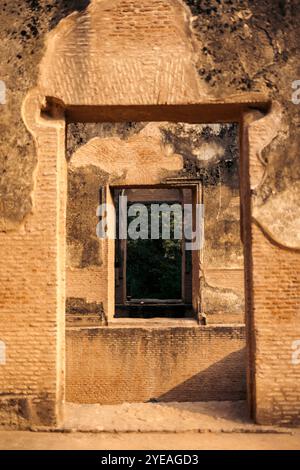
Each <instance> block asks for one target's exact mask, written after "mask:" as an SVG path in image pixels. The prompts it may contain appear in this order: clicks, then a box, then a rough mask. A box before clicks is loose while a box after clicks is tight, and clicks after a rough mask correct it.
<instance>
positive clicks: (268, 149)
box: [0, 0, 300, 424]
mask: <svg viewBox="0 0 300 470" xmlns="http://www.w3.org/2000/svg"><path fill="white" fill-rule="evenodd" d="M160 1H161V2H162V1H163V0H160ZM122 2H123V6H124V4H125V7H126V5H127V7H128V6H130V7H132V5H133V6H134V5H135V0H122ZM128 2H130V5H129V3H128ZM145 2H146V0H143V2H142V3H143V6H145ZM76 3H77V2H74V3H73V2H68V3H67V2H56V1H53V2H51V1H48V2H47V3H46V2H43V1H40V2H38V1H35V2H33V1H30V2H25V3H24V2H20V1H19V2H13V3H12V2H9V3H8V2H4V1H1V3H0V6H1V32H0V34H1V37H0V39H1V44H2V46H4V47H1V64H5V66H4V67H3V68H1V75H2V76H1V78H0V79H3V80H4V81H5V82H6V85H7V89H8V95H7V102H6V104H4V105H0V106H1V165H2V169H1V176H2V180H1V181H2V182H1V213H2V215H3V219H2V225H1V229H2V230H4V231H6V232H7V233H2V234H1V257H0V258H1V302H2V304H1V307H2V310H1V335H2V337H4V340H5V341H6V344H7V357H8V358H9V360H8V362H7V364H6V365H1V370H0V371H1V377H0V379H1V389H2V390H3V393H6V394H8V395H9V396H10V397H11V398H12V400H13V399H15V398H17V399H18V400H23V399H24V397H25V400H26V406H27V405H28V404H30V403H34V402H36V403H39V404H41V405H42V409H40V410H39V412H38V416H36V417H35V418H38V420H41V421H43V420H44V422H45V423H49V422H51V423H52V424H54V423H56V422H57V418H58V412H57V409H56V405H57V404H58V403H60V402H61V399H60V398H61V396H59V395H60V393H61V391H60V385H59V384H60V382H61V371H62V370H63V367H62V364H61V363H62V362H63V358H62V356H63V354H62V353H61V354H60V352H61V351H62V346H63V343H62V336H61V332H62V331H63V327H62V326H61V325H59V322H60V321H61V305H60V307H58V304H62V300H63V291H64V283H63V279H61V277H62V274H61V273H62V272H63V259H64V258H63V249H62V248H63V241H62V240H63V235H64V234H63V229H62V228H61V225H60V224H59V221H60V218H61V216H62V214H61V212H62V210H61V207H60V201H61V196H62V195H61V194H60V190H59V188H60V183H61V181H60V180H59V178H58V174H59V173H60V170H59V167H60V164H61V165H62V164H63V163H61V161H60V160H56V158H57V157H59V155H60V153H59V152H61V153H62V154H63V152H62V150H61V147H60V146H61V143H62V141H63V138H62V137H61V134H62V131H63V123H62V122H60V123H58V125H57V126H56V125H55V124H54V123H53V122H52V121H51V119H49V117H47V116H45V115H44V116H42V117H41V116H38V113H37V114H34V113H33V110H34V112H36V111H37V110H40V107H41V100H42V99H43V97H42V96H41V90H44V91H46V90H45V86H47V84H49V83H48V82H47V77H48V78H49V75H47V74H46V72H45V71H44V75H43V77H41V75H40V79H39V81H38V82H39V90H38V92H37V95H34V96H35V97H34V99H33V95H30V96H31V98H30V97H29V98H28V100H27V104H28V101H30V106H29V107H30V109H31V112H28V113H27V119H25V121H26V126H27V128H28V129H30V132H31V133H32V134H33V135H35V137H36V143H37V145H36V150H34V148H33V143H32V140H31V138H30V137H29V134H27V133H26V131H25V127H24V126H23V124H22V121H21V113H20V109H21V104H22V102H23V98H24V96H25V94H26V92H27V91H28V89H29V88H31V87H32V86H34V85H35V84H36V83H37V68H36V67H35V64H36V65H37V63H38V62H39V61H40V59H41V57H42V55H43V50H44V49H43V44H44V33H45V31H48V30H49V29H50V28H51V27H52V25H53V23H55V22H56V18H58V17H61V16H63V15H64V13H70V12H71V11H72V10H73V8H76ZM83 3H85V2H83ZM83 3H81V6H83ZM140 3H141V2H139V4H140ZM163 3H164V5H163V9H164V12H165V13H166V11H168V12H169V15H170V18H171V19H170V21H169V20H167V24H168V25H169V26H170V24H172V25H173V26H174V28H175V32H176V31H177V29H176V28H177V25H178V28H179V31H180V34H179V35H178V34H177V35H176V34H175V36H176V41H177V39H178V38H179V37H181V38H183V41H182V43H180V44H179V43H178V42H176V44H177V45H178V44H179V48H178V49H177V50H176V51H175V53H174V51H173V54H172V59H174V61H175V62H174V63H175V65H176V64H178V68H176V67H175V69H176V73H174V74H172V73H170V70H173V69H170V68H168V67H162V68H160V67H159V66H158V65H159V64H158V62H157V60H158V61H159V59H160V57H161V58H162V63H164V58H165V56H164V54H162V55H160V52H157V51H156V50H153V54H152V55H151V54H150V57H151V58H152V62H151V61H150V62H151V64H152V65H151V66H150V68H149V70H150V72H149V73H148V74H147V73H145V69H143V68H141V69H140V68H137V70H144V72H143V74H142V75H141V76H140V75H139V74H137V73H134V74H131V75H130V76H131V77H132V79H133V80H134V81H135V80H136V82H135V85H136V84H137V83H138V82H140V83H144V82H145V83H147V84H148V80H149V78H150V86H149V87H144V88H143V90H145V95H141V94H140V93H139V94H138V95H135V94H132V90H133V89H134V87H133V88H132V87H128V86H127V85H126V83H127V82H126V80H125V79H126V78H127V79H128V76H129V75H126V73H125V74H124V73H123V72H124V70H126V68H125V69H124V68H121V69H118V68H117V67H116V68H115V73H116V75H115V76H114V78H115V79H116V82H114V83H116V86H117V92H118V93H120V92H121V95H122V96H121V95H120V94H119V96H121V98H122V99H121V98H120V104H124V103H132V102H135V100H136V99H138V100H141V101H139V103H141V102H142V103H143V104H146V105H147V104H149V102H150V103H151V104H153V105H155V104H157V103H163V104H170V103H174V102H175V101H176V97H177V96H178V97H180V98H181V99H182V101H181V102H182V103H191V102H196V101H197V100H198V101H199V102H203V101H205V100H207V101H209V102H213V101H214V100H221V101H222V100H224V101H225V102H226V101H228V100H229V99H230V100H233V95H235V98H234V100H235V101H236V102H238V101H240V100H242V101H243V102H244V103H245V102H249V103H252V107H255V102H256V101H255V99H253V100H252V98H251V97H249V98H248V96H249V95H248V94H246V95H243V94H244V93H246V92H247V90H249V91H251V90H258V91H262V92H264V93H265V94H266V95H267V97H268V98H269V99H272V100H277V101H278V103H279V106H281V112H282V116H280V112H279V109H278V105H277V107H276V106H275V105H273V107H272V109H271V111H270V113H269V114H268V116H267V118H263V117H261V119H259V120H257V121H255V122H254V123H253V124H250V126H249V127H248V126H246V128H245V131H248V135H245V136H244V140H245V143H246V145H245V149H246V150H247V148H249V149H250V154H251V155H252V157H253V159H252V161H251V167H250V173H251V171H253V162H254V161H261V162H262V168H263V167H264V166H265V167H266V169H265V175H266V176H265V178H264V181H263V184H260V182H259V181H257V184H256V185H255V186H254V187H253V191H252V193H251V194H250V193H249V192H248V193H247V188H246V191H245V194H244V196H245V200H243V204H244V206H245V207H244V208H245V209H246V210H247V220H248V225H247V227H246V229H245V230H244V232H243V233H244V236H245V238H244V240H245V246H246V251H247V269H248V270H247V285H248V291H247V306H248V307H247V308H248V314H249V317H248V332H250V333H249V338H250V341H248V344H250V349H249V361H250V362H251V365H252V367H251V371H250V372H251V374H250V375H252V379H253V380H252V392H253V397H254V400H253V403H254V416H255V417H256V419H257V420H258V421H259V422H274V421H277V422H286V421H287V420H288V421H290V422H294V423H296V422H299V401H300V389H299V386H300V369H299V365H297V364H294V363H292V362H291V356H292V344H293V341H294V340H297V339H299V337H300V330H299V325H300V323H299V302H300V299H299V293H300V285H299V279H300V272H299V269H300V258H299V230H298V227H299V219H300V217H299V210H300V209H299V207H300V206H299V200H298V197H297V194H299V190H298V189H297V188H299V138H300V137H299V106H297V105H296V104H293V103H292V102H291V93H292V88H291V83H292V81H293V80H296V79H297V78H299V60H298V54H297V47H298V44H299V27H298V23H299V8H300V5H299V2H298V1H297V0H291V1H289V2H287V1H286V2H283V1H278V2H277V1H276V2H270V1H267V0H266V1H261V0H254V1H251V2H250V1H249V2H248V1H238V0H236V1H234V2H232V1H225V0H224V1H223V2H221V3H219V2H216V3H215V4H214V3H212V2H201V3H195V5H194V10H193V12H194V14H196V16H197V15H198V19H197V18H195V20H196V21H195V25H194V27H195V31H196V36H197V37H195V35H194V37H193V40H191V41H189V40H188V38H191V35H190V29H189V21H190V18H189V15H188V10H186V9H184V10H183V9H181V6H182V4H180V3H178V2H175V1H174V0H172V4H175V3H176V12H177V13H178V12H179V16H177V17H176V12H175V16H174V9H172V6H171V3H170V2H167V0H166V2H163ZM69 5H71V6H69ZM93 5H94V6H95V5H97V8H99V9H100V14H98V15H97V21H99V18H100V19H101V18H103V17H104V15H102V13H103V12H102V11H101V8H102V7H103V5H105V7H106V12H107V13H108V17H109V21H110V22H112V23H113V24H115V26H116V28H117V26H119V25H117V24H116V23H114V21H113V20H114V19H116V18H119V19H120V16H119V15H118V14H115V13H116V8H117V7H118V5H119V0H115V1H110V2H107V3H106V2H101V1H96V0H94V1H93ZM147 5H148V7H149V2H147ZM153 5H155V6H156V5H157V2H155V4H154V3H153V2H151V7H150V8H148V11H149V10H150V15H151V18H152V19H153V16H154V17H155V21H158V22H159V19H160V15H159V14H158V13H157V12H158V11H159V9H158V10H157V11H156V10H155V11H154V15H153V10H151V8H152V9H153V8H154V7H153ZM177 6H178V10H177ZM91 11H92V10H89V11H88V13H86V14H84V21H81V20H82V18H83V17H82V16H81V15H77V14H76V15H73V16H72V19H71V20H70V19H69V20H67V21H66V22H63V23H60V26H59V28H58V29H57V30H56V33H55V35H54V36H53V35H52V36H51V37H50V39H49V43H48V45H49V47H48V54H47V57H46V62H43V64H44V65H45V64H46V65H48V66H49V67H51V66H52V65H53V64H54V65H55V64H56V65H57V62H55V61H56V59H57V56H56V55H55V54H54V56H55V57H54V56H53V54H52V53H53V49H52V48H51V45H53V43H55V41H56V40H57V37H58V36H59V38H60V39H62V42H63V40H64V34H63V31H64V28H65V29H66V30H70V31H71V33H72V34H71V37H72V39H73V42H72V43H71V44H69V43H68V44H67V43H66V45H68V46H72V48H73V49H72V50H73V52H75V53H76V54H77V52H78V50H79V49H80V47H79V43H80V41H83V43H84V44H86V42H87V39H88V36H87V35H86V32H89V31H90V28H89V26H90V27H91V28H92V26H93V24H96V23H93V22H91V23H89V24H88V22H86V19H87V17H88V18H90V15H91V14H92V13H91ZM143 12H144V14H145V15H146V16H147V14H148V13H147V9H146V10H144V11H143ZM117 13H118V11H117ZM86 15H87V16H86ZM172 15H173V16H172ZM164 18H165V16H164ZM174 18H175V19H174ZM176 18H177V20H178V21H177V20H176ZM121 20H122V17H121ZM82 22H85V24H86V25H87V28H86V29H85V30H80V31H79V30H78V29H77V26H78V24H77V23H81V24H82ZM172 22H173V23H172ZM97 24H99V23H97ZM124 24H126V25H127V26H128V30H127V29H126V27H124V28H121V33H122V34H123V33H125V34H126V32H128V33H130V32H132V31H131V29H130V28H131V25H129V23H124ZM124 24H123V26H124ZM73 26H74V27H75V29H74V30H73V29H72V28H73ZM121 26H122V25H121ZM163 28H164V23H159V28H158V34H156V38H159V40H160V38H161V35H160V34H159V33H160V31H161V29H163ZM79 29H80V28H79ZM133 29H134V31H136V29H135V25H134V28H133ZM99 30H100V31H101V28H98V29H94V30H93V33H97V31H99ZM74 31H75V32H78V34H74ZM184 31H185V32H186V35H185V34H184ZM173 32H174V31H173ZM79 33H80V34H79ZM119 33H120V31H119V32H118V31H117V30H116V34H115V37H119V40H120V44H119V47H120V49H122V48H123V44H124V41H123V36H122V34H119ZM141 33H142V39H143V36H144V35H145V36H147V41H145V42H144V43H143V47H142V48H141V50H140V49H139V45H140V40H138V41H137V40H136V38H135V37H134V35H132V34H131V39H132V42H131V43H130V44H131V45H132V47H133V49H135V48H136V49H135V50H136V54H137V55H139V53H140V52H145V47H144V46H145V44H146V46H147V47H148V50H149V51H150V50H152V49H151V45H152V43H151V37H152V29H151V28H148V27H147V23H145V22H142V28H141ZM165 33H166V31H165ZM167 33H169V30H168V31H167ZM129 35H130V34H129ZM69 37H70V36H69ZM163 37H164V38H166V37H168V34H164V36H163ZM149 38H150V39H149ZM195 39H197V40H196V41H195ZM78 41H79V43H78ZM172 41H173V37H172V38H171V43H170V44H169V46H170V47H171V44H173V42H172ZM99 44H100V45H101V44H103V41H99ZM105 47H107V44H106V46H105ZM164 47H166V49H165V50H166V51H167V54H169V53H170V52H172V51H171V49H170V47H169V48H168V44H167V43H165V44H164V45H163V47H162V49H163V50H164ZM85 50H86V49H85ZM87 50H88V51H89V50H90V49H89V48H87ZM106 51H107V53H108V55H109V52H110V51H109V47H108V48H107V49H106ZM60 52H61V53H62V55H61V57H60V58H61V59H62V60H63V57H64V51H63V50H62V49H60ZM186 52H187V55H186V56H185V57H187V58H189V59H190V62H186V61H185V60H183V61H181V60H180V59H179V58H180V57H181V54H183V55H184V54H185V53H186ZM98 56H101V53H100V54H98ZM142 56H143V54H142V55H140V57H142ZM81 57H82V58H83V59H86V57H87V56H86V55H84V54H81ZM89 57H90V58H91V57H92V56H89ZM197 58H198V59H197ZM52 59H55V60H54V62H52ZM195 60H198V67H197V69H198V72H199V73H198V74H195V70H196V69H194V67H193V65H194V63H195ZM150 62H149V63H150ZM130 63H131V62H130V61H129V62H128V64H130ZM167 63H168V66H169V62H167ZM81 65H82V63H81V62H79V63H78V67H77V70H76V71H78V70H82V69H80V66H81ZM88 65H89V66H91V65H93V61H92V60H91V61H88ZM129 68H130V67H129ZM191 69H192V72H191V74H190V75H189V73H186V72H189V71H191ZM50 70H51V74H54V76H53V75H51V76H52V77H53V81H52V82H51V83H50V84H49V88H48V90H50V91H51V90H57V94H58V97H60V96H62V95H60V93H61V91H62V89H61V88H60V89H58V88H57V82H56V81H55V80H56V76H55V72H56V71H57V70H59V71H61V69H60V68H59V67H57V66H56V67H52V68H50ZM147 70H148V69H147ZM178 70H179V71H180V70H181V71H182V70H183V71H184V73H183V74H181V73H180V72H178ZM130 71H132V69H130ZM89 72H90V69H89ZM45 74H46V77H45ZM96 75H97V74H96ZM88 76H90V75H88ZM178 76H181V77H183V79H182V82H181V81H180V79H179V87H178V89H177V88H176V86H175V88H174V89H173V92H172V93H171V95H170V96H167V98H166V93H165V91H166V88H165V86H164V83H165V80H167V83H168V84H170V83H172V84H174V85H175V84H176V83H177V84H178V81H176V80H177V79H178ZM186 76H188V77H189V79H184V77H186ZM101 77H102V75H101ZM101 77H100V76H99V79H100V78H101ZM157 77H158V78H159V79H161V82H160V85H161V86H157V85H156V84H155V83H157V82H156V79H157ZM66 78H68V75H67V74H66V75H65V76H64V77H63V79H64V80H65V79H66ZM71 78H72V77H71ZM146 78H147V80H146ZM174 78H175V79H176V80H175V81H174ZM168 80H170V82H168ZM182 84H183V86H182ZM73 85H74V80H73V81H72V80H71V82H70V87H71V88H70V91H71V92H74V94H73V96H76V97H78V90H77V89H76V87H75V88H74V87H73ZM135 85H134V86H135ZM185 86H186V89H185ZM103 89H104V88H101V90H100V91H101V93H100V92H99V96H98V98H99V97H102V98H103V100H102V101H101V103H100V104H102V105H107V104H109V103H112V102H113V97H112V95H111V94H107V95H104V96H103V94H102V93H103ZM93 90H94V91H95V88H93ZM153 90H154V91H153ZM167 90H169V89H168V86H167ZM148 91H149V94H148ZM156 91H158V93H155V92H156ZM160 92H161V93H160ZM87 95H88V93H87ZM113 96H114V97H115V96H116V94H115V93H114V94H113ZM80 97H82V99H83V100H84V99H85V96H84V95H82V93H81V94H80ZM34 100H35V101H36V102H35V103H34V104H33V101H34ZM74 104H76V103H74ZM27 111H28V110H27ZM33 114H34V116H33ZM257 117H258V115H256V118H257ZM51 126H52V127H51ZM37 135H38V137H37ZM58 135H59V137H58ZM49 143H50V144H51V145H50V146H49ZM247 145H248V147H247ZM57 147H59V148H57ZM35 152H37V153H35ZM246 154H247V151H246V152H245V155H246ZM36 161H39V165H38V166H37V167H36V171H35V174H33V168H34V167H35V164H36ZM243 172H244V179H245V181H248V175H247V168H246V170H245V169H244V170H243ZM33 183H35V187H34V191H33V193H32V200H33V201H34V204H35V206H34V208H32V201H31V200H30V192H31V190H32V189H33ZM250 197H251V203H252V212H251V211H250V209H249V204H248V202H249V199H250ZM247 201H248V202H247ZM287 208H288V211H287ZM31 212H32V214H30V213H31ZM29 214H30V215H29ZM25 217H27V220H26V225H24V226H22V227H20V224H21V223H22V222H23V221H24V218H25ZM278 221H280V222H279V223H278ZM250 222H251V225H250ZM256 223H257V224H258V226H256ZM282 226H284V227H285V230H282ZM260 227H263V232H262V230H261V228H260ZM12 228H14V229H15V230H14V231H13V232H8V230H9V229H12ZM250 241H251V242H252V245H253V247H254V250H253V252H252V253H251V251H250V248H251V244H250ZM297 250H298V251H297ZM45 260H46V261H45ZM29 267H30V273H31V275H30V278H29V277H28V270H29ZM252 268H253V275H252ZM270 273H271V274H270ZM278 286H279V287H278ZM266 292H268V295H267V296H266ZM274 304H275V305H276V308H274ZM28 315H29V316H28ZM29 318H30V321H29V320H28V319H29ZM277 323H279V328H277V330H276V331H277V332H278V335H279V334H280V336H278V338H276V341H275V339H274V324H275V325H276V324H277ZM41 325H42V326H43V328H41ZM24 327H26V333H25V330H24ZM275 328H276V326H275ZM20 332H22V334H21V333H20ZM37 338H38V341H37ZM24 353H25V354H24ZM41 364H42V367H41ZM266 389H267V390H268V393H267V395H266V394H265V390H266ZM256 398H257V400H256ZM19 403H21V401H19ZM20 406H21V405H20ZM29 408H30V407H29V406H28V407H27V412H28V415H30V414H31V415H32V416H33V415H34V413H32V412H31V411H30V409H29Z"/></svg>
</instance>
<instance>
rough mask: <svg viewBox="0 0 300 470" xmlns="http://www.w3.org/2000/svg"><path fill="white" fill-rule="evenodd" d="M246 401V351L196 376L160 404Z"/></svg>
mask: <svg viewBox="0 0 300 470" xmlns="http://www.w3.org/2000/svg"><path fill="white" fill-rule="evenodd" d="M245 399H246V357H245V348H243V349H240V350H239V351H235V352H233V353H231V354H229V355H228V356H226V357H225V358H224V359H222V360H221V361H218V362H216V363H215V364H213V365H211V366H210V367H208V368H207V369H205V370H203V371H201V372H199V373H198V374H195V375H193V377H191V378H190V379H188V380H186V381H184V382H182V383H181V384H179V385H177V386H176V387H174V388H172V389H171V390H169V391H168V392H166V393H164V394H162V395H160V396H159V397H157V398H156V399H154V400H157V401H164V402H170V401H235V400H245Z"/></svg>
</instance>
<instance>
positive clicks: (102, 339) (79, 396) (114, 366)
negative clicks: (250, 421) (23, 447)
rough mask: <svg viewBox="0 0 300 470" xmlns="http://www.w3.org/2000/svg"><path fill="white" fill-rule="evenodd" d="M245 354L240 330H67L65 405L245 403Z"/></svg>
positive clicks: (184, 327) (225, 328)
mask: <svg viewBox="0 0 300 470" xmlns="http://www.w3.org/2000/svg"><path fill="white" fill-rule="evenodd" d="M244 348H245V337H244V327H222V326H212V327H207V328H203V327H199V328H198V327H193V326H192V327H188V326H180V325H178V326H176V327H175V326H169V327H168V326H156V327H155V326H152V327H151V326H148V325H147V326H143V327H138V326H135V327H131V326H124V325H123V327H118V326H113V327H111V328H109V329H107V328H105V327H104V328H101V327H100V328H69V329H68V330H67V370H66V399H67V401H70V402H74V403H105V404H109V403H122V402H138V401H142V402H143V401H147V400H150V399H157V400H158V401H201V400H203V401H207V400H244V399H245V395H246V376H245V349H244Z"/></svg>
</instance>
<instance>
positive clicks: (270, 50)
mask: <svg viewBox="0 0 300 470" xmlns="http://www.w3.org/2000/svg"><path fill="white" fill-rule="evenodd" d="M185 3H186V4H187V5H188V6H189V7H190V8H191V11H192V14H193V15H194V18H193V30H194V33H195V37H196V38H197V43H198V62H197V68H198V72H199V80H204V81H205V82H206V83H207V84H208V85H209V87H210V88H211V93H212V96H215V97H219V98H222V97H223V96H226V95H227V94H236V93H239V92H244V91H260V92H263V93H265V94H266V95H267V96H269V97H270V98H272V99H276V100H278V101H279V102H280V103H281V104H282V106H283V110H284V117H283V120H284V123H283V126H282V131H281V133H280V135H279V136H278V137H277V138H276V139H274V141H273V142H272V144H271V145H270V146H269V148H268V149H267V151H266V153H265V158H266V160H267V162H268V166H267V175H266V179H265V182H264V185H263V186H262V187H261V188H260V189H259V191H258V192H257V201H258V203H260V204H264V203H265V202H266V201H267V200H268V199H269V198H272V196H273V195H274V194H276V193H280V192H282V191H283V190H285V189H286V188H287V187H289V185H290V184H291V182H293V181H299V180H300V165H299V146H300V132H299V130H300V129H299V127H300V117H299V106H296V105H294V104H293V103H292V102H291V95H292V87H291V85H292V81H294V80H297V79H299V77H300V64H299V59H298V57H299V54H298V49H299V44H300V28H299V18H300V2H299V1H298V0H289V1H287V0H286V1H284V0H251V1H250V0H185ZM88 4H89V1H88V0H15V1H13V2H11V1H8V0H0V22H1V29H0V41H1V50H0V63H1V76H0V79H1V80H3V81H4V82H5V84H6V87H7V104H6V105H1V113H0V139H1V146H0V195H1V205H0V230H9V229H13V228H18V227H19V224H20V223H21V222H22V221H23V220H24V218H25V216H26V215H28V214H29V213H30V212H31V210H32V201H31V191H32V189H33V170H34V167H35V165H36V163H37V162H36V151H35V147H34V144H33V140H32V138H31V136H30V135H29V133H28V132H27V131H26V129H25V126H24V124H23V122H22V119H21V115H20V109H21V104H22V102H23V99H24V97H25V95H26V93H27V92H28V90H29V89H30V88H32V87H34V86H35V85H36V82H37V74H38V64H39V62H40V60H41V58H42V55H43V51H44V39H45V34H46V33H47V32H48V31H50V30H51V29H52V28H54V27H55V26H56V25H57V23H58V22H59V21H60V19H62V18H63V17H65V16H67V15H68V14H70V13H72V12H74V11H80V10H83V9H84V8H85V7H86V6H87V5H88ZM121 134H122V132H121ZM287 148H288V149H289V151H287ZM225 173H226V172H225ZM216 179H218V174H216Z"/></svg>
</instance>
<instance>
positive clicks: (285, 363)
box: [252, 224, 300, 424]
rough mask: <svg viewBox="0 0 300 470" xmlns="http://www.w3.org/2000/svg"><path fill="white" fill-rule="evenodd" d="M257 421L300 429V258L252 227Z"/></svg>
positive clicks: (258, 229)
mask: <svg viewBox="0 0 300 470" xmlns="http://www.w3.org/2000/svg"><path fill="white" fill-rule="evenodd" d="M252 250H253V251H252V252H253V258H252V262H253V318H254V320H253V323H254V325H253V326H254V331H255V333H256V334H255V338H256V341H255V343H256V351H255V363H254V367H255V377H256V378H255V382H256V391H255V393H256V402H257V404H256V418H257V420H258V422H261V423H272V422H274V421H276V422H281V423H283V424H284V423H294V424H296V423H298V424H299V423H300V413H299V412H300V364H293V363H292V353H293V349H292V343H293V341H295V340H299V339H300V253H299V252H295V251H292V250H286V249H284V248H280V247H278V246H277V245H276V244H274V243H273V242H272V241H270V240H268V239H267V237H266V236H264V235H263V233H262V231H261V229H260V228H258V227H257V226H256V225H255V224H253V226H252Z"/></svg>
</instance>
